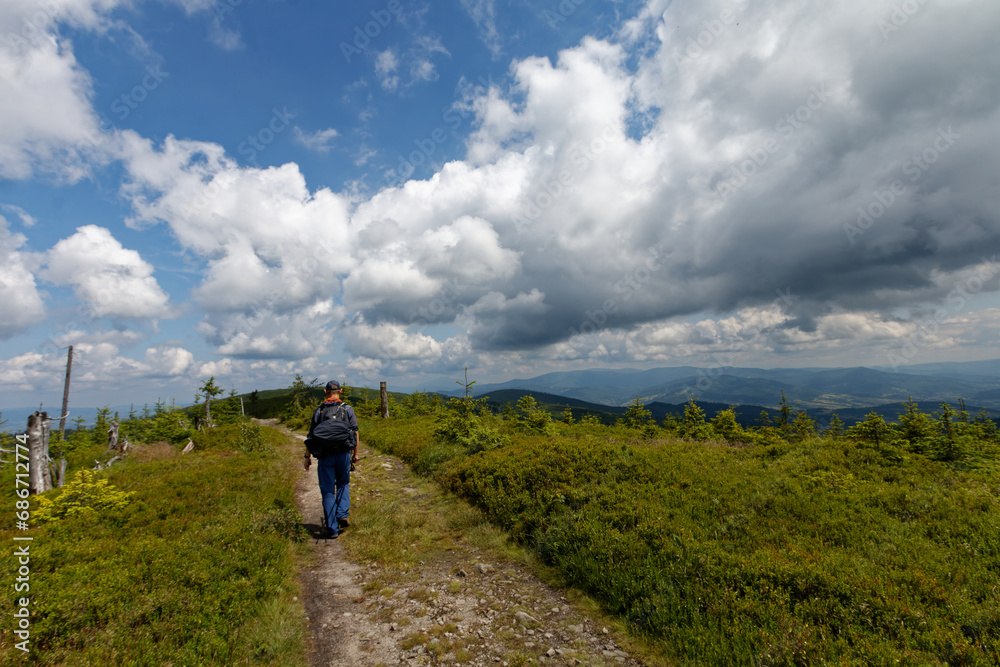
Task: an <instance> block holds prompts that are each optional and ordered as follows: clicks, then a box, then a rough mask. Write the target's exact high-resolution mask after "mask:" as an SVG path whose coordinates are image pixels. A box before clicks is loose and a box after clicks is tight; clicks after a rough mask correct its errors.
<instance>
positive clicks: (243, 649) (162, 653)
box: [0, 429, 306, 665]
mask: <svg viewBox="0 0 1000 667" xmlns="http://www.w3.org/2000/svg"><path fill="white" fill-rule="evenodd" d="M264 431H265V441H266V442H269V443H270V445H271V446H272V447H274V448H275V451H274V452H273V453H269V454H266V453H257V454H240V453H233V449H234V448H233V446H232V444H233V442H232V436H233V432H232V430H226V429H218V430H217V434H218V437H217V439H216V441H215V444H214V446H215V447H216V448H215V449H210V450H208V451H196V452H194V453H192V454H187V455H183V456H182V455H180V453H179V451H178V450H179V448H176V447H169V446H168V445H166V444H160V445H151V446H148V447H140V448H139V449H137V450H136V452H135V453H134V454H132V455H131V456H130V457H129V459H127V460H126V461H125V462H123V463H121V464H116V465H115V467H114V468H112V470H111V471H109V472H105V473H101V474H102V475H103V477H105V478H106V479H108V480H109V481H110V483H111V484H113V485H114V486H115V487H117V488H119V489H120V490H123V491H131V492H134V493H135V496H134V497H133V498H132V501H131V503H130V504H129V505H128V508H127V509H126V510H125V511H124V512H123V513H121V514H120V515H118V516H109V515H106V514H105V515H97V516H91V517H87V518H81V519H74V520H69V519H64V520H60V521H57V522H53V523H48V524H44V525H41V526H38V527H36V528H33V529H32V530H31V532H30V534H31V535H33V536H34V541H33V542H32V543H31V569H32V573H31V591H30V594H31V599H32V626H31V632H32V635H31V638H32V643H31V646H32V651H31V653H30V654H28V655H27V656H25V655H23V654H21V652H20V651H17V650H14V649H13V647H12V644H11V635H10V633H9V632H7V631H5V632H4V634H3V639H2V647H0V652H2V653H3V654H4V657H3V659H2V660H3V663H4V664H36V665H94V664H102V663H107V664H137V665H146V664H149V665H163V664H169V663H171V662H172V663H174V664H178V665H193V664H198V665H213V664H217V665H222V664H262V665H264V664H266V665H299V664H303V663H304V662H305V650H306V649H305V644H304V627H305V624H304V618H303V613H302V610H301V605H300V604H299V603H297V602H295V601H294V600H293V597H294V596H296V595H297V594H298V593H297V590H296V582H295V572H294V570H295V564H294V563H295V560H294V557H295V554H294V546H293V544H292V543H291V541H290V539H289V535H290V534H291V533H294V531H295V530H297V525H298V519H297V515H296V513H295V511H294V498H293V486H294V485H293V479H294V478H295V476H296V475H297V469H296V465H297V464H298V463H299V460H298V458H297V457H296V456H293V455H292V452H291V451H290V450H289V448H290V447H292V446H293V445H291V444H289V443H287V442H286V441H285V438H284V437H283V436H281V435H280V434H279V433H277V432H276V431H273V430H270V429H265V430H264ZM297 451H298V450H297V448H296V450H295V453H297ZM77 469H79V468H77ZM0 480H2V484H3V489H4V496H5V497H8V504H9V505H10V506H11V507H12V506H13V496H12V494H11V490H12V489H13V487H14V484H13V480H12V474H11V469H10V467H5V469H4V470H3V471H2V473H0ZM50 493H53V494H58V493H59V491H53V492H50ZM37 506H38V505H37V501H36V500H35V499H33V500H32V510H36V509H37ZM12 536H13V531H9V530H4V531H0V541H4V542H6V543H8V544H13V542H12V541H11V538H12ZM2 567H3V577H4V581H12V580H13V577H14V574H13V569H14V567H15V565H14V560H13V559H12V558H5V559H4V560H3V564H2ZM12 604H13V593H12V592H11V589H9V588H8V593H7V594H5V595H4V596H3V597H2V598H0V614H2V615H3V616H4V617H5V618H8V619H9V618H11V613H12V609H13V607H12Z"/></svg>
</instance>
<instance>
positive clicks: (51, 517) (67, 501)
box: [33, 470, 135, 523]
mask: <svg viewBox="0 0 1000 667" xmlns="http://www.w3.org/2000/svg"><path fill="white" fill-rule="evenodd" d="M133 495H135V494H133V493H126V492H123V491H119V490H118V489H116V488H115V487H113V486H111V485H110V484H109V483H108V480H107V479H103V478H101V477H99V476H98V474H97V473H96V472H94V471H93V470H81V471H79V472H78V473H76V475H75V476H74V477H73V479H72V480H70V481H69V482H68V483H67V484H66V486H64V487H63V488H62V489H53V490H52V491H49V492H47V493H44V494H42V495H40V496H38V509H37V510H36V511H35V513H34V514H33V518H34V519H35V520H36V521H38V522H39V523H45V522H47V521H55V520H58V519H72V518H78V517H80V516H82V515H86V514H101V513H108V514H109V515H111V514H115V513H117V512H122V511H125V510H126V508H127V507H128V505H129V502H130V501H131V499H132V496H133Z"/></svg>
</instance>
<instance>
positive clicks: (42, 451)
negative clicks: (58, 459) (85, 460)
mask: <svg viewBox="0 0 1000 667" xmlns="http://www.w3.org/2000/svg"><path fill="white" fill-rule="evenodd" d="M48 416H49V415H48V413H47V412H37V411H36V412H35V413H34V414H31V415H28V429H27V435H28V493H34V494H38V493H44V492H46V491H48V490H49V489H51V488H52V477H51V475H50V474H49V438H48V435H49V426H48Z"/></svg>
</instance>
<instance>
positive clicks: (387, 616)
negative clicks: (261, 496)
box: [293, 434, 647, 667]
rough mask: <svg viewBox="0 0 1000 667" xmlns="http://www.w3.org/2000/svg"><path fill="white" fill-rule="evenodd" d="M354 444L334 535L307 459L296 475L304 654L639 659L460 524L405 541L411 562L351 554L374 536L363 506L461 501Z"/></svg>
mask: <svg viewBox="0 0 1000 667" xmlns="http://www.w3.org/2000/svg"><path fill="white" fill-rule="evenodd" d="M293 435H294V434H293ZM294 437H298V438H300V439H301V438H302V436H299V435H295V436H294ZM364 449H365V448H364V445H362V450H364ZM362 454H363V455H364V454H367V456H366V458H365V460H364V461H362V464H361V465H359V469H358V470H357V471H356V472H354V473H352V475H351V506H352V511H351V521H352V525H351V527H350V528H348V529H346V530H345V531H344V532H342V533H341V536H340V537H339V538H338V539H334V540H330V539H324V538H321V537H320V524H321V523H322V516H323V510H322V506H321V504H320V494H319V487H318V484H317V481H316V472H315V466H313V467H312V469H310V470H309V471H308V472H306V471H304V470H303V471H302V474H301V475H300V476H299V478H298V480H297V483H296V499H297V502H298V508H299V512H300V513H301V515H302V516H303V518H304V523H305V526H306V528H307V529H308V530H309V531H310V534H311V535H312V536H313V538H312V540H311V543H310V548H309V552H310V555H309V558H308V559H307V562H306V563H305V566H304V568H303V571H302V573H301V578H300V580H301V585H302V594H303V596H304V605H305V610H306V615H307V617H308V621H309V627H310V630H311V632H312V640H313V650H312V652H311V654H310V655H311V664H312V665H315V666H317V667H319V666H324V667H325V666H327V665H338V666H340V665H344V666H347V665H350V666H352V667H369V666H370V667H389V666H392V665H480V666H497V667H512V666H516V665H527V664H547V665H589V666H598V665H602V666H603V665H609V666H610V665H613V666H615V667H618V666H619V665H628V666H638V665H644V664H647V663H644V662H641V661H640V660H638V659H637V658H636V657H634V656H631V655H630V654H629V653H628V652H626V650H625V649H624V648H623V647H622V646H621V645H620V644H619V641H618V640H616V638H615V636H614V634H613V633H611V632H609V630H608V629H607V628H606V627H604V624H602V623H601V622H600V621H599V620H595V618H593V617H592V615H591V614H588V613H586V612H584V611H581V609H580V607H581V605H578V604H573V603H571V602H569V601H568V600H567V598H566V596H565V595H564V594H563V593H562V592H560V591H558V590H555V589H553V588H551V587H549V586H547V585H546V584H544V583H543V582H541V581H540V580H539V579H538V578H537V577H535V576H534V575H532V574H531V573H530V572H529V571H528V570H527V568H525V567H524V566H522V565H520V564H519V563H517V562H515V561H513V560H510V559H507V558H505V557H504V556H503V555H501V554H498V553H495V552H493V551H491V550H489V549H482V548H479V547H476V546H474V545H472V544H467V543H465V542H464V541H463V539H462V537H461V535H458V536H457V537H456V538H455V539H448V540H444V541H442V543H441V544H440V545H439V546H438V547H437V548H434V549H429V550H428V549H425V550H420V549H419V547H418V545H416V544H410V545H408V547H414V552H418V553H419V558H420V559H421V560H419V561H417V562H414V563H412V566H410V565H407V564H405V563H404V564H402V565H401V564H400V563H399V562H396V563H385V562H378V561H373V562H364V561H362V562H359V561H358V560H357V555H356V554H353V553H352V552H354V551H355V550H354V549H353V548H352V545H351V544H350V543H349V541H350V540H352V538H356V539H357V540H359V542H358V544H360V543H361V542H360V541H361V540H365V539H368V540H372V539H377V536H376V535H375V533H374V532H369V533H368V534H367V535H366V534H365V528H366V524H365V523H364V522H366V521H367V522H372V521H374V520H375V519H376V517H375V516H373V515H369V516H368V517H367V518H366V517H365V513H364V511H363V508H365V507H366V506H368V507H371V506H374V505H379V503H380V502H382V499H385V498H391V499H396V498H399V499H400V500H401V501H403V502H405V503H407V504H408V505H409V506H412V507H416V506H420V505H423V506H424V507H425V508H429V511H431V512H433V511H434V507H435V506H436V505H435V503H441V502H452V503H454V502H459V501H456V500H454V499H447V500H444V496H443V494H442V493H441V492H439V491H437V490H436V489H435V488H434V487H432V486H431V485H430V484H429V483H428V482H427V481H426V480H422V479H420V478H418V477H416V476H415V475H413V473H411V472H410V471H409V469H408V468H407V467H406V465H405V464H404V463H403V462H402V461H400V460H399V459H397V458H395V457H392V456H388V455H382V454H379V453H377V452H374V451H362ZM379 506H380V507H383V508H384V507H385V505H384V502H382V504H381V505H379ZM359 524H360V525H359ZM352 531H353V532H352ZM376 532H377V531H376ZM418 534H419V533H418ZM408 539H410V538H409V537H407V540H408ZM435 539H438V540H439V541H441V540H440V539H439V538H435ZM445 542H446V543H445ZM406 550H407V546H404V547H403V548H402V551H406Z"/></svg>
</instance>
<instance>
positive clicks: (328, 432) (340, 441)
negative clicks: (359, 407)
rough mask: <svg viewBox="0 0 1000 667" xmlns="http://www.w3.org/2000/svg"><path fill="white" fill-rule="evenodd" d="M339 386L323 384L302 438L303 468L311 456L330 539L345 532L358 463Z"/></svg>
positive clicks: (352, 420) (352, 422)
mask: <svg viewBox="0 0 1000 667" xmlns="http://www.w3.org/2000/svg"><path fill="white" fill-rule="evenodd" d="M340 392H341V388H340V383H339V382H337V381H336V380H331V381H330V382H327V383H326V388H325V389H324V393H325V394H326V398H325V399H324V400H323V404H322V405H320V406H319V407H318V408H316V411H315V412H314V413H313V418H312V424H310V426H309V435H307V436H306V458H305V463H304V467H305V469H306V470H309V464H310V463H311V461H312V458H311V456H315V457H316V460H317V464H316V472H317V474H318V476H319V491H320V494H321V495H322V496H323V523H324V526H323V528H324V530H325V532H326V536H327V537H329V538H331V539H334V538H336V537H337V536H338V535H340V531H341V530H343V529H344V528H347V527H348V526H349V525H351V524H350V521H348V519H347V515H348V513H349V512H350V509H351V494H350V490H349V486H350V482H351V466H352V464H354V463H357V462H358V442H359V437H358V419H357V417H356V416H355V415H354V408H352V407H351V406H349V405H347V404H346V403H344V402H343V401H341V400H340Z"/></svg>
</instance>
